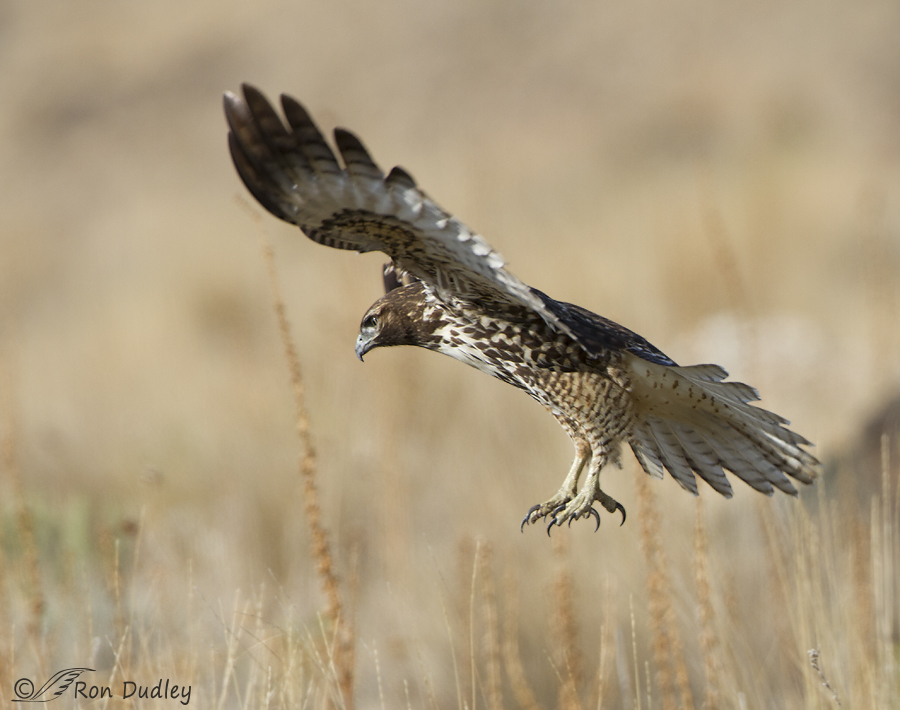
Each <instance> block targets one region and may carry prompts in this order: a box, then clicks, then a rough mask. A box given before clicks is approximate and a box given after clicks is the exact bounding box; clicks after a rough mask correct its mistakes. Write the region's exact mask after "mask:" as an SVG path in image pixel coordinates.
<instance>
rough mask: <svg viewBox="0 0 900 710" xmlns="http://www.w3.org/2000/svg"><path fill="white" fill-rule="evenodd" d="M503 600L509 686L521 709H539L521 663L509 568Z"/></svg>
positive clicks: (515, 589) (515, 596) (515, 601)
mask: <svg viewBox="0 0 900 710" xmlns="http://www.w3.org/2000/svg"><path fill="white" fill-rule="evenodd" d="M504 602H505V604H504V606H505V613H504V615H503V643H502V651H503V665H504V668H505V669H506V675H507V677H508V678H509V686H510V688H511V689H512V694H513V697H515V699H516V703H517V704H518V706H519V707H520V708H521V710H541V708H540V705H538V702H537V698H536V697H535V694H534V690H533V689H532V687H531V683H530V682H529V681H528V674H527V673H526V672H525V667H524V666H523V665H522V655H521V652H520V649H519V592H518V586H517V584H516V579H515V577H514V576H513V573H512V572H511V571H510V570H507V571H506V576H505V579H504Z"/></svg>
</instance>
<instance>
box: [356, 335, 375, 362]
mask: <svg viewBox="0 0 900 710" xmlns="http://www.w3.org/2000/svg"><path fill="white" fill-rule="evenodd" d="M372 340H373V339H372V338H364V337H363V335H362V333H360V334H359V335H357V336H356V357H358V358H359V361H360V362H363V355H365V354H366V353H367V352H369V350H371V349H372Z"/></svg>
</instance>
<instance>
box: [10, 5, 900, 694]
mask: <svg viewBox="0 0 900 710" xmlns="http://www.w3.org/2000/svg"><path fill="white" fill-rule="evenodd" d="M898 37H900V10H898V6H897V4H896V3H895V2H890V1H889V0H862V1H861V2H840V1H838V0H821V1H820V2H811V1H807V0H801V1H800V2H795V3H775V2H765V1H763V2H749V1H748V0H745V1H744V2H729V1H726V2H713V1H712V0H698V2H693V3H666V2H662V1H661V0H637V1H636V2H627V3H626V2H610V3H594V2H586V1H581V2H567V1H564V2H558V3H552V4H551V3H541V2H536V1H534V0H519V1H518V2H506V1H497V0H489V1H488V2H475V1H474V0H464V1H462V2H455V3H453V2H412V1H411V0H382V1H381V2H377V3H375V2H360V3H353V2H350V1H349V0H334V1H332V2H326V1H325V0H309V1H307V2H296V3H289V2H277V1H275V0H264V1H263V2H260V3H256V4H253V5H251V4H250V3H239V2H233V1H231V0H226V2H219V3H213V2H195V3H183V2H174V1H173V0H159V1H157V2H153V3H150V2H144V3H137V2H124V1H120V2H114V1H113V0H86V1H82V2H63V1H62V0H6V2H5V3H2V4H0V88H2V96H3V104H2V106H3V108H2V110H0V239H2V242H0V702H2V703H3V704H4V705H10V706H12V703H11V700H12V699H14V698H15V697H16V696H15V693H14V686H15V685H16V681H17V680H18V679H21V678H29V679H31V680H32V681H33V682H34V683H35V686H38V685H40V684H42V683H43V682H44V680H45V679H47V678H49V677H50V676H51V675H52V674H53V673H54V672H56V671H58V670H61V669H65V668H75V667H79V668H91V669H94V671H93V672H92V673H85V674H84V675H82V676H81V678H80V680H83V681H85V682H86V683H87V687H88V688H89V687H90V686H91V685H94V686H98V687H100V686H110V687H111V688H112V690H113V692H114V694H115V696H116V697H115V698H114V699H113V700H111V701H107V700H103V701H101V700H95V701H90V700H87V699H84V698H76V697H75V694H74V691H73V688H70V689H69V690H68V691H66V693H65V694H64V695H63V696H62V698H60V699H59V700H57V701H55V704H54V705H53V708H54V709H58V708H63V707H141V708H143V707H179V706H181V705H180V701H179V700H177V699H170V700H168V701H151V700H137V699H136V698H131V699H128V700H123V699H122V698H121V695H122V687H123V686H122V684H123V682H124V681H126V680H127V681H131V682H134V683H138V684H141V685H143V686H154V685H156V683H157V682H158V681H159V680H160V679H163V681H164V682H165V680H166V679H168V680H169V681H170V682H171V683H176V684H178V685H190V686H191V697H190V704H189V706H190V707H200V708H287V707H291V708H309V709H310V710H317V709H319V708H327V707H336V708H359V709H363V710H366V709H368V708H373V709H379V708H382V709H393V708H416V709H419V708H422V709H423V710H424V709H427V710H435V709H437V708H440V709H442V710H447V709H454V708H456V709H458V710H463V709H465V710H478V709H486V710H500V708H522V709H523V710H535V709H536V708H542V709H547V710H554V709H557V708H558V709H560V710H574V709H576V708H578V709H583V710H589V709H591V708H600V707H602V708H628V709H631V708H635V709H637V710H654V709H656V708H661V709H663V710H671V709H674V708H698V709H699V708H709V709H710V710H712V709H714V708H729V709H730V708H734V709H735V710H743V709H744V708H809V709H812V708H823V709H824V708H837V707H843V708H890V707H898V706H900V492H898V490H900V487H898V485H897V479H898V470H900V444H898V437H897V435H896V433H895V434H894V435H893V436H891V435H887V436H884V437H881V434H882V431H883V429H884V427H883V426H882V425H880V424H877V423H876V424H874V425H873V426H871V427H870V428H869V430H868V433H866V434H865V435H864V430H865V427H866V424H867V422H869V421H870V419H871V418H872V417H873V415H874V414H875V413H876V412H877V411H878V410H879V408H880V407H881V406H883V405H884V403H885V402H887V401H889V400H890V399H891V397H896V396H897V392H898V391H900V42H898V41H897V38H898ZM242 81H249V82H252V83H254V84H256V85H258V86H259V87H260V88H261V89H263V90H264V91H266V92H267V93H268V94H269V95H270V97H271V98H275V97H277V94H278V93H279V92H282V91H284V92H288V93H291V94H293V95H294V96H296V97H298V98H299V99H300V100H302V101H303V102H304V103H305V104H306V105H307V106H308V107H309V108H310V110H311V111H312V112H313V114H314V116H315V117H316V118H317V120H318V121H319V123H320V125H321V127H322V128H323V129H326V130H330V128H331V127H332V126H334V125H345V126H347V127H349V128H351V129H353V130H355V131H356V132H357V133H358V134H359V135H360V136H361V137H362V139H363V140H364V141H365V143H366V144H367V146H368V147H369V149H370V150H371V151H372V153H373V155H374V156H375V158H376V159H377V160H378V161H379V162H380V163H381V164H382V166H384V167H390V166H392V165H394V164H400V165H403V166H404V167H406V168H407V169H409V170H410V171H411V172H412V174H413V175H415V177H416V179H417V180H418V182H419V183H420V184H421V185H422V186H423V187H424V189H425V190H427V191H428V192H429V193H430V194H431V195H432V196H434V197H435V199H436V200H437V202H438V203H439V204H441V205H442V206H444V207H445V208H447V209H448V210H451V211H453V212H454V213H455V214H457V215H458V216H459V217H460V218H461V219H463V220H464V221H465V222H466V223H467V224H469V225H470V226H472V227H473V228H474V229H476V230H478V231H479V232H481V233H482V234H483V235H485V236H486V238H487V239H488V240H489V241H490V242H491V243H492V244H493V245H494V246H495V247H497V248H498V249H499V251H501V252H502V253H503V254H504V255H505V256H506V257H507V259H508V260H509V264H510V269H511V270H512V271H513V272H514V273H515V274H516V275H517V276H519V277H520V278H522V279H523V280H524V281H526V282H527V283H530V284H532V285H534V286H536V287H538V288H540V289H542V290H544V291H547V292H548V293H550V294H551V295H553V296H554V297H556V298H559V299H563V300H567V301H572V302H576V303H579V304H581V305H583V306H585V307H588V308H590V309H592V310H594V311H597V312H599V313H602V314H604V315H606V316H608V317H610V318H613V319H615V320H617V321H619V322H621V323H623V324H624V325H627V326H628V327H630V328H632V329H634V330H636V331H638V332H639V333H641V334H642V335H644V336H646V337H647V338H648V339H649V340H650V341H651V342H653V343H654V344H656V345H657V346H659V347H660V348H661V349H662V350H663V351H665V352H666V353H667V354H669V355H670V356H672V357H673V358H674V359H675V360H676V361H678V362H681V363H683V364H691V363H698V362H716V363H719V364H721V365H723V366H724V367H726V369H728V370H729V371H730V372H731V374H732V376H733V377H734V378H735V379H739V380H743V381H746V382H749V383H751V384H754V385H756V386H758V387H759V388H760V389H761V391H762V394H763V402H762V404H763V405H764V406H765V407H766V408H769V409H772V410H774V411H777V412H779V413H781V414H783V415H784V416H787V417H788V418H789V419H791V420H792V422H793V425H794V428H795V429H796V430H798V431H800V432H801V433H803V434H804V435H806V436H807V437H809V438H810V439H812V440H813V441H815V442H816V444H817V447H816V454H817V455H818V456H819V457H820V458H821V459H822V460H823V461H824V462H825V464H826V465H825V467H824V476H823V478H822V480H821V481H820V482H819V483H818V484H817V485H816V486H815V487H812V488H809V489H806V490H804V491H803V492H802V494H801V496H800V498H799V499H798V500H794V499H790V498H788V497H786V496H781V497H773V498H771V499H768V498H765V497H764V496H761V495H759V494H757V493H755V492H753V491H752V490H750V489H749V487H747V486H744V485H743V484H741V483H740V482H737V484H736V487H735V491H736V495H735V497H734V499H732V500H730V501H727V500H724V499H722V498H720V497H718V496H717V495H716V494H715V493H714V492H713V491H712V490H711V489H709V488H706V489H705V490H703V491H702V495H701V496H700V498H699V499H695V498H692V497H691V496H690V495H688V494H687V493H685V492H684V491H682V490H681V489H680V488H679V487H678V486H677V485H676V484H675V482H674V481H672V480H671V479H667V480H665V481H661V482H660V481H655V480H650V479H649V478H648V477H647V476H645V475H644V474H643V473H642V472H641V471H640V469H639V467H638V465H637V463H636V462H635V461H634V459H633V457H632V455H631V453H630V452H626V453H625V455H624V457H623V459H624V470H622V471H618V470H615V469H612V470H609V471H607V472H606V473H605V474H604V481H605V485H604V488H605V489H606V490H607V491H609V492H610V493H611V494H612V495H613V496H614V497H616V498H617V499H619V500H621V501H622V502H623V503H624V504H625V507H626V508H627V509H628V512H629V517H628V521H627V523H626V524H625V525H624V526H623V527H617V525H616V521H615V519H614V518H612V517H609V516H605V517H604V520H603V525H602V526H601V528H600V531H599V532H597V533H596V534H595V533H594V532H593V526H592V525H590V524H587V523H581V524H576V525H574V526H572V527H571V528H570V529H563V530H558V531H556V532H554V535H553V537H552V539H551V538H548V537H547V535H545V534H544V533H543V531H542V530H541V529H540V528H532V529H526V530H525V532H524V534H522V533H520V532H519V521H520V520H521V518H522V516H523V515H524V513H525V511H526V510H527V509H528V508H529V507H530V506H531V505H532V504H534V503H537V502H539V501H543V500H545V499H546V498H547V497H549V496H550V495H551V494H552V493H553V492H555V491H556V489H557V487H558V486H559V484H560V482H561V480H562V478H563V476H564V474H565V473H566V471H567V470H568V467H569V463H570V460H571V455H572V451H571V445H570V443H569V441H568V439H567V437H566V436H565V434H564V433H563V432H562V430H561V429H560V428H559V427H558V426H557V424H556V423H555V422H554V421H553V419H552V417H550V416H549V415H548V414H546V413H545V412H543V411H542V410H541V409H540V407H538V406H537V405H535V404H534V403H533V402H532V401H531V400H529V399H528V398H527V397H526V396H524V395H523V394H521V393H520V392H516V391H514V390H513V388H511V387H508V386H506V385H504V384H502V383H500V382H499V381H495V380H491V379H490V378H487V377H485V376H484V375H482V374H480V373H478V372H476V371H474V370H471V369H469V368H465V367H463V366H462V365H460V364H459V363H456V362H453V361H451V360H450V359H449V358H441V357H438V356H436V355H433V354H430V353H426V352H424V351H413V350H412V349H398V350H393V351H389V350H380V351H377V352H374V353H372V354H371V356H369V357H367V359H366V363H365V365H362V364H360V363H359V362H358V361H357V360H356V358H355V355H354V352H353V344H354V339H355V335H356V330H357V327H358V323H359V319H360V317H361V315H362V313H363V312H364V311H365V309H366V307H367V306H368V305H369V304H370V303H371V302H372V301H373V300H374V299H375V298H376V297H377V296H378V295H379V291H380V266H381V263H382V258H381V256H380V255H366V256H364V257H356V256H354V255H350V254H347V253H344V252H338V251H336V250H330V249H325V248H322V247H320V246H317V245H315V244H313V243H311V242H309V241H308V240H306V239H305V238H304V237H303V236H302V235H301V234H300V233H299V232H298V231H297V230H296V229H295V228H292V227H290V226H289V225H284V224H282V223H280V222H278V221H276V220H275V219H274V218H271V217H270V216H269V215H268V214H264V213H263V212H262V209H261V208H259V207H258V206H257V205H256V204H255V203H253V204H252V205H251V198H250V197H249V195H248V194H247V193H246V191H245V190H244V189H243V186H242V185H241V184H240V183H239V180H238V178H237V176H236V174H235V172H234V169H233V168H232V166H231V162H230V159H229V156H228V151H227V148H226V143H225V135H226V128H225V121H224V118H223V115H222V110H221V95H222V92H223V91H225V90H237V88H238V87H239V85H240V83H241V82H242ZM266 243H270V244H271V245H272V249H273V252H274V265H275V271H276V274H277V284H278V288H279V289H280V293H281V295H282V297H283V302H284V306H285V309H286V314H287V318H288V320H289V322H290V328H291V334H292V342H293V344H294V347H295V348H296V353H297V361H298V363H299V367H300V370H301V371H302V374H301V375H300V377H301V378H302V379H298V378H297V376H296V375H295V376H294V378H293V381H294V384H302V387H303V390H304V392H303V394H304V396H305V400H304V406H305V408H306V409H305V411H306V413H307V415H308V420H304V419H303V417H301V423H302V422H303V421H308V424H309V430H308V433H309V442H308V443H311V445H312V446H313V447H314V448H315V455H314V456H313V454H312V452H311V451H309V450H305V448H304V441H305V440H304V438H303V437H302V436H301V437H300V438H298V436H297V425H298V414H297V410H296V404H297V400H296V398H295V394H296V393H295V388H293V387H292V375H291V372H290V369H289V367H288V364H287V361H286V359H285V344H284V340H283V338H282V332H281V331H280V329H279V322H278V319H277V316H276V309H275V308H274V303H275V300H274V299H273V289H272V286H273V284H274V283H275V282H274V281H273V279H272V278H271V277H270V275H269V272H268V270H267V263H266V260H265V258H264V247H263V245H264V244H266ZM301 428H302V427H301ZM898 429H900V424H897V423H895V424H894V431H895V432H896V430H898ZM882 442H883V446H882ZM312 476H314V477H315V483H316V485H317V487H318V497H317V501H316V502H314V501H313V500H312V498H311V493H310V491H309V489H308V486H307V485H306V484H308V482H309V481H310V480H311V477H312ZM305 486H306V487H305ZM311 507H314V508H315V510H314V511H313V512H314V513H316V514H317V515H318V521H319V525H320V526H321V530H320V531H319V533H312V532H311V527H310V516H309V513H310V512H311V511H310V508H311ZM326 544H327V548H326V547H325V545H326ZM323 564H328V565H331V568H330V573H331V575H332V576H331V577H329V576H328V575H327V574H326V573H325V572H327V570H326V571H325V572H323ZM812 649H817V650H818V660H817V662H816V664H815V665H816V666H817V667H818V669H819V671H820V673H821V675H820V673H818V672H817V671H816V667H814V665H813V664H812V663H811V661H810V656H809V655H808V652H809V651H810V650H812ZM824 679H827V681H828V684H829V687H824V686H823V681H824ZM13 707H15V706H13ZM18 707H22V706H21V705H18Z"/></svg>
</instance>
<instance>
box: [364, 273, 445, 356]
mask: <svg viewBox="0 0 900 710" xmlns="http://www.w3.org/2000/svg"><path fill="white" fill-rule="evenodd" d="M429 310H432V309H428V308H426V293H425V290H424V288H423V286H422V284H421V282H418V281H416V282H413V283H411V284H409V285H407V286H400V287H397V288H394V289H392V290H391V291H388V292H387V293H386V294H385V295H384V296H382V297H381V298H379V299H378V300H377V301H375V303H373V304H372V306H371V308H369V310H368V311H366V314H365V315H364V316H363V319H362V324H361V325H360V327H359V335H358V336H357V338H356V356H357V357H358V358H359V359H360V360H362V359H363V355H365V354H366V353H367V352H369V351H370V350H374V349H375V348H382V347H388V346H390V345H418V346H419V347H423V348H429V349H434V348H436V347H437V344H438V343H439V342H440V337H439V336H438V335H437V333H436V331H437V330H438V329H439V328H440V327H441V326H443V325H445V321H444V320H443V319H441V318H440V316H439V315H438V314H437V313H435V314H434V317H431V318H429V317H427V316H428V315H429V313H428V311H429Z"/></svg>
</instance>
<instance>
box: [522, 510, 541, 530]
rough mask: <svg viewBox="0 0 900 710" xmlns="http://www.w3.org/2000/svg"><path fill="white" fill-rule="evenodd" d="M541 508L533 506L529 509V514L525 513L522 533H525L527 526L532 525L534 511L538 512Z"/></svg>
mask: <svg viewBox="0 0 900 710" xmlns="http://www.w3.org/2000/svg"><path fill="white" fill-rule="evenodd" d="M540 507H541V506H540V505H533V506H531V507H530V508H529V509H528V512H527V513H525V517H524V518H522V525H521V526H519V531H520V532H525V526H526V525H530V524H531V514H532V513H533V512H534V511H536V510H538V509H539V508H540Z"/></svg>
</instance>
